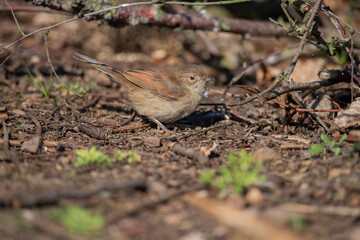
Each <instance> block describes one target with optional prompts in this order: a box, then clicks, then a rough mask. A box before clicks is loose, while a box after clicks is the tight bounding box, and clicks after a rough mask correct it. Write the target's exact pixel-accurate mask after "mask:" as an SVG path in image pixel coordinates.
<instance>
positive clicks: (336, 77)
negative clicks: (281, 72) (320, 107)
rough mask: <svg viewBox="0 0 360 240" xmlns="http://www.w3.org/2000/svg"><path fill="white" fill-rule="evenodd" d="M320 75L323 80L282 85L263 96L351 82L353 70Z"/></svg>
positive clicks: (347, 69)
mask: <svg viewBox="0 0 360 240" xmlns="http://www.w3.org/2000/svg"><path fill="white" fill-rule="evenodd" d="M355 74H356V73H355ZM319 77H320V79H322V80H321V81H316V82H310V83H294V84H291V85H288V86H282V87H279V88H276V89H274V90H272V91H270V92H268V93H266V94H264V95H263V96H262V100H263V101H269V100H272V99H275V98H277V97H279V96H281V95H283V94H285V93H289V92H294V91H304V90H315V89H319V88H321V87H327V86H331V85H335V84H338V83H341V82H346V83H350V81H351V70H350V69H349V68H348V67H346V68H344V69H343V70H322V71H320V72H319ZM256 96H258V95H256ZM248 102H249V101H248V99H245V100H244V101H241V102H239V103H234V104H226V106H242V105H244V104H246V103H248Z"/></svg>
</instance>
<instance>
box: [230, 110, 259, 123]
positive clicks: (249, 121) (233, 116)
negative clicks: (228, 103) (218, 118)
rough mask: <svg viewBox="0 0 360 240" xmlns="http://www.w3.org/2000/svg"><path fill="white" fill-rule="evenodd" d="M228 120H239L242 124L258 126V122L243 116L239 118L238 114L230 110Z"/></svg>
mask: <svg viewBox="0 0 360 240" xmlns="http://www.w3.org/2000/svg"><path fill="white" fill-rule="evenodd" d="M230 119H233V120H234V119H236V120H237V119H241V120H243V121H244V122H247V123H250V124H258V121H256V120H254V119H251V118H248V117H244V116H241V115H240V114H237V113H236V112H235V111H234V110H231V111H230Z"/></svg>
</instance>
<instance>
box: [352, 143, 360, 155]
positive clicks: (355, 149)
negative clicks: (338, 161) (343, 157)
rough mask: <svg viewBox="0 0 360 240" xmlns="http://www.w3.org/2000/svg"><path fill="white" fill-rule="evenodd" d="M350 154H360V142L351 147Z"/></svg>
mask: <svg viewBox="0 0 360 240" xmlns="http://www.w3.org/2000/svg"><path fill="white" fill-rule="evenodd" d="M350 152H351V153H355V152H360V142H356V143H354V144H353V145H352V146H351V147H350Z"/></svg>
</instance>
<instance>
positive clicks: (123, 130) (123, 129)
mask: <svg viewBox="0 0 360 240" xmlns="http://www.w3.org/2000/svg"><path fill="white" fill-rule="evenodd" d="M150 125H151V123H146V124H143V125H140V126H132V127H126V128H119V129H114V130H113V133H119V132H125V131H131V130H135V129H139V128H145V127H148V126H150Z"/></svg>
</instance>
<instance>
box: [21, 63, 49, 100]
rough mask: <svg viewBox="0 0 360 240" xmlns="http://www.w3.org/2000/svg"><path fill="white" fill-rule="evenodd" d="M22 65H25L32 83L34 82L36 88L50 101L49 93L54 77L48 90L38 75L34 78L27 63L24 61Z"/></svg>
mask: <svg viewBox="0 0 360 240" xmlns="http://www.w3.org/2000/svg"><path fill="white" fill-rule="evenodd" d="M22 63H23V65H24V67H25V69H26V72H27V74H28V75H29V77H30V79H31V81H32V82H33V84H34V86H35V88H36V89H38V90H39V91H40V92H41V93H42V94H43V96H44V97H45V98H46V99H49V98H50V97H49V92H50V89H51V87H52V77H50V80H51V81H50V84H49V85H48V87H47V88H46V87H45V84H44V82H43V81H42V80H41V78H40V77H39V76H38V75H36V77H34V76H33V75H32V73H31V71H30V69H29V67H28V65H26V63H25V62H24V61H23V62H22Z"/></svg>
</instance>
